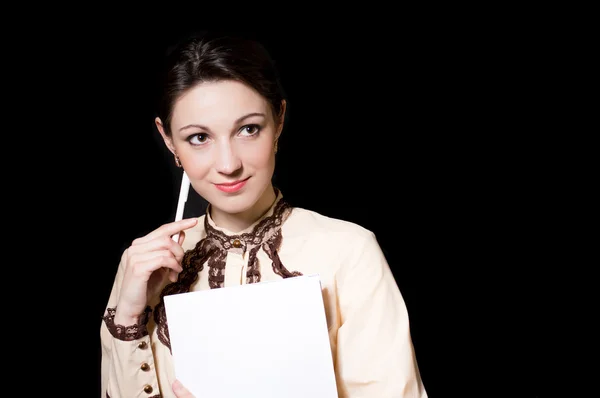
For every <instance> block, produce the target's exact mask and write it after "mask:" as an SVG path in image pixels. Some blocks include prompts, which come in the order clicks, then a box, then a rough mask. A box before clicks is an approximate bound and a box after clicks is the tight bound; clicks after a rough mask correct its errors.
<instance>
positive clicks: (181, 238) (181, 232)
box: [177, 231, 185, 246]
mask: <svg viewBox="0 0 600 398" xmlns="http://www.w3.org/2000/svg"><path fill="white" fill-rule="evenodd" d="M184 240H185V231H180V232H179V239H178V240H177V243H178V244H179V246H181V245H182V244H183V241H184Z"/></svg>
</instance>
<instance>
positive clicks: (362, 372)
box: [100, 192, 427, 398]
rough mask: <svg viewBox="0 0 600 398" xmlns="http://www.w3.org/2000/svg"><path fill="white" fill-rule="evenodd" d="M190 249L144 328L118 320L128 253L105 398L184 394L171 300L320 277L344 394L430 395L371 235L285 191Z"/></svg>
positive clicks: (106, 364)
mask: <svg viewBox="0 0 600 398" xmlns="http://www.w3.org/2000/svg"><path fill="white" fill-rule="evenodd" d="M183 249H184V250H185V252H186V253H185V255H184V259H183V261H182V266H183V268H184V271H183V272H181V273H180V275H179V279H178V281H177V282H175V283H169V284H168V285H166V286H165V287H164V289H163V290H162V293H161V294H160V295H159V296H158V297H154V298H153V299H152V300H151V301H150V302H149V305H148V307H147V309H146V312H145V314H144V315H143V316H142V317H140V321H139V323H138V324H137V325H125V326H122V325H115V324H114V322H113V319H114V313H115V308H116V303H117V302H118V300H119V291H120V288H121V281H122V279H123V275H124V261H123V259H124V256H125V254H126V251H125V252H124V253H123V257H122V258H121V262H120V264H119V267H118V270H117V274H116V277H115V280H114V284H113V288H112V291H111V294H110V298H109V300H108V304H107V306H106V313H105V315H104V317H103V321H102V324H101V327H100V338H101V346H102V361H101V362H102V363H101V380H102V381H101V385H102V397H110V398H134V397H144V398H156V397H162V398H174V397H175V395H174V394H173V391H172V388H171V384H172V383H173V381H174V380H175V374H174V370H173V362H172V357H171V350H170V342H169V335H168V325H167V322H166V316H165V312H164V305H163V303H162V297H164V296H165V295H169V294H177V293H182V292H188V291H196V290H204V289H216V288H220V287H226V286H235V285H241V284H246V283H259V282H261V281H269V280H277V279H280V278H287V277H293V276H296V275H310V274H317V273H318V274H319V276H320V279H321V284H322V287H323V298H324V303H325V313H326V318H327V325H328V329H329V340H330V343H331V353H332V356H333V362H334V367H335V373H336V379H337V386H338V393H339V396H340V397H343V398H345V397H369V398H409V397H410V398H426V397H427V393H426V391H425V388H424V386H423V383H422V381H421V378H420V375H419V370H418V366H417V361H416V357H415V353H414V350H413V344H412V340H411V336H410V330H409V319H408V313H407V309H406V305H405V303H404V300H403V298H402V295H401V293H400V290H399V288H398V286H397V284H396V282H395V279H394V277H393V275H392V273H391V271H390V268H389V265H388V263H387V261H386V259H385V257H384V255H383V252H382V250H381V248H380V247H379V245H378V243H377V239H376V237H375V235H374V234H373V233H372V232H371V231H369V230H367V229H365V228H363V227H361V226H359V225H356V224H354V223H351V222H348V221H343V220H339V219H334V218H330V217H326V216H323V215H321V214H319V213H316V212H314V211H310V210H306V209H302V208H298V207H291V206H290V205H289V204H288V203H287V202H286V201H285V200H283V196H282V194H281V192H279V193H278V194H277V199H276V201H275V203H274V204H273V206H272V207H271V209H270V210H269V211H268V212H267V213H266V214H265V215H264V216H263V217H262V218H261V219H260V220H258V221H257V222H256V223H254V224H253V225H252V226H250V227H249V228H248V229H247V230H245V231H243V232H241V233H237V234H233V233H231V232H230V231H227V230H224V229H222V228H219V227H217V226H216V225H215V224H214V222H213V220H212V219H211V217H210V215H209V214H208V212H207V213H206V214H205V215H203V216H201V217H200V218H199V222H198V223H197V224H196V226H195V227H193V228H191V229H189V230H187V231H186V238H185V241H184V243H183ZM197 398H203V397H197Z"/></svg>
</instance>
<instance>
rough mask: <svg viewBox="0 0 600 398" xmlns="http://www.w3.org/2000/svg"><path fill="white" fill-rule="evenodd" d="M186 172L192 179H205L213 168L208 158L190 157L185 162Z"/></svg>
mask: <svg viewBox="0 0 600 398" xmlns="http://www.w3.org/2000/svg"><path fill="white" fill-rule="evenodd" d="M184 165H185V172H186V173H187V174H188V176H189V177H190V178H191V179H194V180H199V179H203V178H204V177H205V176H206V175H207V174H208V172H209V171H210V168H211V162H210V158H209V157H208V156H188V157H187V158H186V159H185V162H184Z"/></svg>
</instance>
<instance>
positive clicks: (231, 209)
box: [208, 192, 260, 214]
mask: <svg viewBox="0 0 600 398" xmlns="http://www.w3.org/2000/svg"><path fill="white" fill-rule="evenodd" d="M211 196H212V197H211V198H209V199H208V201H209V202H210V203H211V205H212V206H213V207H215V208H217V209H219V210H221V211H224V212H226V213H229V214H238V213H243V212H245V211H247V210H249V209H251V208H252V206H254V205H255V204H256V202H258V199H259V198H260V196H259V195H257V194H256V193H254V192H252V193H251V192H242V193H240V194H238V195H231V196H229V195H227V194H224V193H220V192H218V193H216V194H215V195H211Z"/></svg>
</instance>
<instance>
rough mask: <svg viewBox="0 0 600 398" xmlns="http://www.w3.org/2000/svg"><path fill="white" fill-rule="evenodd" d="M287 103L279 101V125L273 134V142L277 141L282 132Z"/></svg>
mask: <svg viewBox="0 0 600 398" xmlns="http://www.w3.org/2000/svg"><path fill="white" fill-rule="evenodd" d="M286 105H287V103H286V102H285V100H281V111H280V112H279V125H278V126H277V131H276V132H275V140H277V139H279V136H280V135H281V131H282V130H283V121H284V120H285V110H286Z"/></svg>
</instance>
